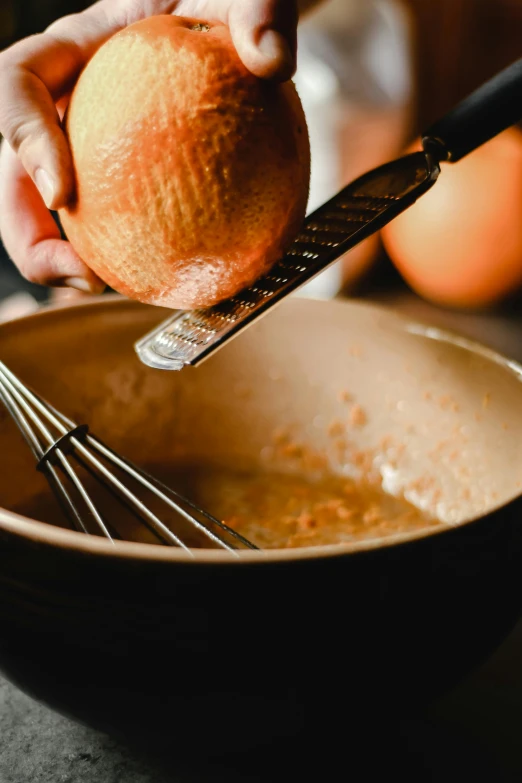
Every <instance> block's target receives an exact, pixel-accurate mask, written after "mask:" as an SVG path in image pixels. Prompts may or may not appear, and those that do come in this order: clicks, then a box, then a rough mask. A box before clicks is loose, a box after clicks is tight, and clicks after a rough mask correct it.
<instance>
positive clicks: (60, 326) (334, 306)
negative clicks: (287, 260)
mask: <svg viewBox="0 0 522 783" xmlns="http://www.w3.org/2000/svg"><path fill="white" fill-rule="evenodd" d="M164 315H165V312H164V311H162V310H160V309H159V308H153V307H146V306H142V305H139V304H136V303H133V302H129V301H127V300H123V299H119V298H111V299H107V300H101V301H100V302H96V303H91V304H86V305H81V306H73V307H66V308H60V309H56V310H48V311H43V312H40V313H38V314H36V315H34V316H31V317H29V318H26V319H22V320H20V321H17V322H12V323H10V324H6V325H4V326H2V327H1V329H0V358H1V359H2V361H4V362H5V363H6V364H7V366H8V367H10V368H11V369H12V370H13V371H14V372H15V373H16V374H18V375H19V377H20V378H21V379H22V380H23V381H24V382H25V383H27V384H28V385H30V386H32V387H33V388H34V389H35V390H36V391H38V392H39V393H40V394H41V395H42V396H43V397H45V398H46V399H47V400H48V401H49V402H50V403H51V404H52V405H54V406H55V407H56V408H58V409H59V410H61V411H62V412H63V413H65V414H66V415H67V416H69V417H70V418H72V419H74V420H75V421H76V422H77V423H83V422H86V423H88V424H89V425H90V427H91V429H92V431H93V432H94V433H96V434H97V435H98V436H99V437H100V438H101V439H102V440H104V441H105V442H107V443H108V444H109V445H111V446H112V447H113V448H115V449H116V450H118V451H120V452H121V453H122V454H123V455H125V456H127V457H128V458H130V459H131V460H133V461H135V462H137V463H138V464H139V465H142V466H146V467H149V468H151V467H152V468H153V469H154V467H155V466H156V467H157V466H159V467H163V468H165V466H170V465H173V464H175V463H181V462H185V463H189V464H195V463H201V462H203V463H205V464H208V463H215V464H218V465H220V466H225V467H230V468H236V467H237V466H238V465H241V466H243V467H245V466H247V467H249V468H253V469H259V467H260V466H262V467H263V468H267V467H268V468H270V469H271V470H277V471H279V470H280V471H285V472H288V471H300V470H302V469H303V466H304V467H306V468H308V469H314V466H315V467H317V466H318V465H321V464H324V462H325V461H326V462H328V463H329V464H330V465H331V467H332V469H333V470H334V471H336V472H341V473H343V474H345V475H348V476H355V477H359V476H363V477H365V476H369V475H370V476H373V477H375V478H377V479H378V480H381V481H382V483H383V486H384V488H385V489H386V490H388V491H390V492H392V493H398V494H403V495H404V496H405V497H406V498H407V499H409V500H410V501H411V502H412V503H413V504H415V505H417V506H419V507H421V508H423V509H426V510H427V511H428V512H429V513H431V514H434V515H436V516H437V517H439V518H440V519H441V520H443V521H444V522H447V523H449V524H456V523H461V522H464V521H466V520H470V519H473V518H476V517H477V516H481V515H483V514H485V513H487V512H488V511H490V510H492V509H494V508H495V507H498V506H500V505H502V504H504V503H506V502H507V501H509V500H511V499H512V498H514V497H515V496H517V495H518V494H519V493H520V491H521V486H522V484H521V481H522V438H520V433H521V431H522V385H521V383H520V380H521V377H522V376H521V370H520V368H519V367H518V365H515V364H513V363H509V362H507V361H505V360H504V359H502V358H501V357H499V356H497V355H496V354H493V353H492V352H490V351H488V350H487V349H485V348H482V347H480V346H475V345H473V344H470V343H468V342H466V341H464V340H460V339H458V338H454V337H452V336H450V335H446V334H443V333H441V332H439V331H436V330H433V329H429V328H425V327H422V326H418V325H414V324H412V323H411V322H409V321H408V320H406V319H404V318H402V317H400V316H398V315H396V314H394V313H392V312H389V311H387V310H385V309H382V308H380V307H374V306H369V305H367V304H361V303H355V302H342V301H339V302H320V301H312V300H303V299H293V300H290V301H288V302H286V303H285V304H283V305H282V306H281V307H280V308H278V310H277V311H275V312H274V313H273V314H271V315H270V316H269V317H267V318H266V319H264V320H262V321H261V322H260V323H258V324H257V325H255V326H254V327H252V328H251V329H250V330H248V331H247V332H246V333H245V334H244V335H242V336H240V337H238V338H237V339H236V340H234V341H233V342H232V343H231V344H230V345H229V346H228V347H226V348H225V349H223V350H222V351H220V352H219V353H218V354H217V355H216V356H214V357H213V358H211V359H209V360H208V361H207V362H205V363H204V364H203V365H202V366H201V367H199V368H197V369H193V368H186V369H185V370H183V371H182V372H181V373H168V372H161V371H155V370H152V369H149V368H146V367H144V366H142V365H141V364H140V362H139V360H138V359H137V357H136V356H135V354H134V351H133V342H134V341H135V340H136V339H137V338H139V337H140V336H142V335H143V334H144V333H145V332H147V331H148V330H150V329H151V328H152V327H153V326H155V325H156V324H157V323H158V322H159V321H160V320H161V318H162V317H164ZM0 443H1V449H0V506H2V507H3V508H4V509H8V510H11V511H15V512H19V513H23V514H29V513H30V512H28V509H31V508H42V509H43V510H42V512H41V513H38V514H35V516H38V518H40V519H42V520H43V521H46V522H50V523H53V524H61V518H60V516H59V515H57V514H56V513H55V506H54V502H53V504H52V505H51V504H46V503H43V504H42V503H41V498H42V497H44V496H46V495H47V496H48V495H49V492H48V488H47V484H46V482H45V479H44V478H43V477H42V476H41V475H40V474H38V473H36V471H35V466H34V461H33V457H32V455H31V453H30V451H29V449H28V447H27V445H26V444H25V442H24V441H23V440H22V438H21V436H20V434H19V433H18V431H17V429H16V428H15V427H14V425H13V423H12V421H11V420H10V417H9V415H8V414H7V412H6V411H5V410H4V408H3V407H0ZM281 443H284V444H286V447H285V448H284V449H282V448H281V447H280V445H281ZM288 444H292V448H288V447H287V446H288ZM49 509H52V511H50V510H49ZM209 510H210V511H212V509H209ZM0 524H1V522H0Z"/></svg>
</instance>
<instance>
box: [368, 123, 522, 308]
mask: <svg viewBox="0 0 522 783" xmlns="http://www.w3.org/2000/svg"><path fill="white" fill-rule="evenodd" d="M416 148H418V146H417V147H416ZM521 212H522V133H520V131H519V130H518V129H516V128H512V129H509V130H507V131H504V132H503V133H501V134H500V135H498V136H496V137H495V138H494V139H492V140H491V141H489V142H487V144H484V145H483V146H482V147H480V148H479V149H477V150H475V151H474V152H472V153H470V154H469V155H467V156H466V157H465V158H463V159H462V160H460V161H458V162H457V163H443V164H442V166H441V173H440V177H439V179H438V180H437V182H436V183H435V185H434V186H433V188H432V189H431V190H430V191H429V192H428V193H426V195H424V196H422V197H421V198H420V199H419V200H418V201H417V203H416V204H414V205H413V206H412V207H410V209H407V210H406V211H405V212H403V213H402V215H399V217H397V218H396V219H395V220H393V221H392V222H391V223H389V224H388V225H387V226H386V227H385V228H384V229H383V231H382V239H383V243H384V247H385V249H386V251H387V253H388V255H389V257H390V258H391V260H392V261H393V262H394V264H395V266H396V267H397V268H398V270H399V271H400V272H401V274H402V276H403V277H404V279H405V280H406V282H407V283H408V284H409V285H410V286H411V288H413V289H414V290H415V291H417V293H419V294H420V295H421V296H423V297H424V298H425V299H429V300H431V301H433V302H435V303H437V304H440V305H443V306H446V307H459V308H471V309H476V308H483V307H489V306H491V305H494V304H496V303H497V302H499V301H501V300H502V299H504V298H505V297H506V296H508V295H510V294H511V293H512V292H514V291H515V290H516V289H517V288H518V287H519V286H520V285H521V284H522V220H521V219H520V215H521Z"/></svg>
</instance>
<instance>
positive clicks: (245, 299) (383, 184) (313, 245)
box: [135, 152, 439, 370]
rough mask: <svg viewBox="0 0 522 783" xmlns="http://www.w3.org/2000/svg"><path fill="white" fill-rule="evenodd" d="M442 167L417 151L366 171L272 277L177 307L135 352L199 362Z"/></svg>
mask: <svg viewBox="0 0 522 783" xmlns="http://www.w3.org/2000/svg"><path fill="white" fill-rule="evenodd" d="M438 173H439V168H438V166H437V165H436V164H434V163H433V162H432V160H431V157H430V156H429V155H426V154H425V153H424V152H417V153H414V154H413V155H407V156H406V157H404V158H400V159H399V160H396V161H393V162H392V163H387V164H386V165H385V166H381V167H380V168H377V169H374V170H373V171H371V172H369V173H368V174H365V175H364V176H363V177H360V178H359V179H357V180H356V181H355V182H353V183H352V184H351V185H348V187H346V188H344V189H343V190H342V191H341V192H340V193H338V194H337V195H336V196H334V198H332V199H331V200H330V201H328V202H327V203H326V204H324V205H323V206H322V207H320V208H319V209H317V210H316V211H315V212H313V213H312V214H311V215H310V216H309V217H307V218H306V220H305V222H304V225H303V227H302V229H301V231H300V232H299V234H298V235H297V237H296V239H295V241H294V243H293V244H292V246H291V247H290V249H289V251H288V253H287V254H286V255H285V256H284V257H283V258H282V259H281V260H280V261H278V262H277V263H276V264H275V266H274V267H272V269H271V270H270V272H269V273H268V274H267V275H265V276H264V277H262V278H260V279H259V280H258V281H257V282H256V283H255V284H254V285H252V286H250V287H249V288H246V289H244V290H243V291H241V293H239V294H237V296H234V297H232V298H231V299H227V300H226V301H225V302H222V303H221V304H218V305H216V306H214V307H209V308H206V309H202V310H194V311H186V312H180V313H177V314H176V315H174V316H173V317H172V318H170V319H169V320H168V321H166V322H164V323H162V324H161V325H160V326H159V327H158V328H157V329H155V330H154V331H153V332H151V333H150V334H148V335H146V336H145V337H144V338H143V339H141V340H140V341H139V342H138V343H136V345H135V350H136V353H137V354H138V356H139V357H140V359H141V361H142V362H143V363H144V364H147V365H148V366H150V367H155V368H156V369H161V370H181V369H182V368H183V367H184V366H185V365H187V364H191V365H197V364H200V362H202V361H203V360H204V359H206V358H208V356H210V354H212V353H214V352H215V351H216V350H217V349H218V348H221V347H222V346H223V344H224V343H225V342H227V341H228V340H229V339H231V338H232V337H234V336H236V335H237V334H238V333H239V332H240V331H242V330H243V329H245V328H246V327H247V326H250V325H251V324H252V323H253V321H255V320H257V319H258V318H260V317H261V316H262V315H264V314H265V313H266V312H267V311H268V310H269V309H270V308H272V307H273V306H274V305H276V304H277V303H278V302H280V301H281V300H282V299H283V298H284V297H286V296H288V295H289V294H290V293H292V292H294V291H296V290H297V289H298V288H301V286H303V285H304V284H305V283H307V282H309V281H310V280H311V279H312V278H314V277H315V276H316V275H318V274H319V273H320V272H323V271H324V270H325V269H326V268H327V267H328V266H330V264H333V263H334V262H335V261H337V260H338V259H339V258H341V256H343V255H344V254H345V253H346V252H347V251H348V250H351V248H353V247H354V246H355V245H357V244H359V242H361V241H362V240H363V239H366V238H367V237H369V236H371V234H374V233H375V232H376V231H378V230H379V229H380V228H382V227H383V226H384V225H385V224H386V223H389V221H390V220H392V219H393V218H394V217H396V216H397V215H398V214H399V213H400V212H403V211H404V210H405V209H406V208H407V207H409V206H410V205H411V204H413V202H414V201H416V200H417V198H418V197H419V196H421V195H422V194H423V193H425V192H426V191H427V190H428V189H429V188H430V187H431V186H432V185H433V183H434V182H435V180H436V178H437V176H438Z"/></svg>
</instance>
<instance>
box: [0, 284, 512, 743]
mask: <svg viewBox="0 0 522 783" xmlns="http://www.w3.org/2000/svg"><path fill="white" fill-rule="evenodd" d="M163 316H164V313H163V312H162V311H160V310H158V309H156V308H150V307H144V306H140V305H138V304H134V303H131V302H128V301H125V300H121V299H119V298H114V299H111V300H109V301H108V300H101V301H99V302H96V303H89V304H85V305H81V306H72V307H66V308H61V309H55V310H48V311H42V312H41V313H38V314H36V315H34V316H31V317H29V318H26V319H23V320H20V321H17V322H12V323H10V324H7V325H4V326H2V327H1V328H0V358H1V359H2V360H3V361H5V362H6V363H7V365H8V366H10V367H11V368H12V369H13V370H14V371H15V372H16V373H17V374H18V375H19V376H20V377H21V378H22V379H23V380H24V381H25V382H27V383H28V384H30V385H31V386H33V387H34V388H35V389H37V390H38V391H39V392H40V393H41V394H42V395H43V396H44V397H46V398H47V399H48V400H49V401H50V402H51V403H53V404H54V405H55V406H56V407H58V408H59V409H61V410H62V411H63V412H64V413H66V414H67V415H69V416H71V417H72V418H74V419H75V420H76V421H78V422H82V421H84V420H86V421H88V422H89V423H90V424H91V426H92V429H93V431H94V432H96V433H97V434H98V435H99V436H100V437H101V438H102V439H104V440H105V441H107V442H108V443H109V444H110V445H112V446H114V447H115V448H116V449H118V450H120V451H121V452H122V453H123V454H125V455H126V456H128V457H129V458H131V459H133V460H135V461H136V462H138V463H140V464H143V465H147V466H150V465H154V464H163V465H165V464H169V462H174V461H179V459H180V458H183V459H190V460H191V461H192V462H194V461H198V460H202V459H204V460H214V461H218V462H220V463H221V464H230V465H237V464H238V462H241V464H245V463H252V464H259V461H260V460H262V459H263V458H264V457H265V456H266V453H267V450H268V451H270V448H271V444H272V440H271V434H272V433H273V432H274V430H275V429H277V428H278V427H280V426H291V427H292V428H293V431H294V432H295V433H297V436H298V437H299V438H300V439H301V440H302V441H305V442H306V443H307V444H310V445H311V446H313V447H314V448H317V449H323V450H324V449H328V443H329V441H328V434H327V430H328V425H329V423H330V422H331V421H332V420H334V419H336V418H339V417H342V416H346V405H345V403H343V402H342V401H341V400H340V392H348V393H349V394H350V395H351V397H352V399H353V400H354V401H355V403H356V404H359V405H361V406H362V407H363V408H364V410H365V413H366V419H367V423H366V426H363V427H359V428H356V429H354V431H353V433H352V435H351V437H352V441H353V443H352V446H353V448H356V449H357V452H358V453H361V452H363V453H366V454H371V455H372V460H371V461H372V465H373V467H374V468H375V469H377V470H378V471H379V472H380V474H381V475H382V476H383V479H384V483H385V485H386V486H387V487H388V488H391V489H393V490H394V491H397V490H402V491H404V492H406V494H407V496H408V497H410V499H412V500H413V501H414V502H416V503H418V504H420V505H424V506H425V507H426V508H427V509H429V510H431V511H436V513H437V514H438V515H439V516H440V517H441V518H443V519H444V520H445V523H444V524H441V526H440V527H437V528H427V529H426V530H422V531H417V532H416V533H401V534H396V535H395V536H391V537H388V538H386V539H375V538H373V539H372V538H370V539H367V540H365V541H360V542H358V543H352V544H345V545H339V546H332V547H317V548H306V549H301V550H294V551H282V550H281V551H271V552H264V553H257V552H250V553H249V552H245V553H242V554H241V556H240V557H239V558H237V559H236V558H234V557H233V556H232V555H230V554H229V553H226V552H216V551H210V550H205V551H201V552H200V553H198V555H197V557H196V558H195V559H190V558H189V557H188V556H187V555H186V553H184V552H183V551H180V550H177V549H170V548H164V547H161V546H156V545H148V544H142V543H141V544H140V543H124V542H122V543H117V544H116V545H115V546H112V545H111V544H110V543H108V542H106V541H103V540H101V539H99V538H96V537H88V536H85V535H82V534H80V533H75V532H72V531H70V530H66V529H63V528H62V527H60V525H61V517H60V515H59V512H58V510H56V513H54V512H50V511H49V509H53V508H54V507H53V506H52V505H50V504H49V503H48V498H47V499H46V494H45V493H46V485H45V483H44V480H43V478H42V477H41V476H40V475H39V474H36V473H35V469H34V464H33V462H32V456H31V455H30V453H29V452H28V450H27V447H26V445H25V443H24V442H23V441H22V440H21V438H20V436H19V434H18V432H17V430H16V429H15V428H14V426H13V424H12V422H11V421H10V419H9V417H8V415H7V414H6V413H5V412H4V411H3V410H2V411H0V439H1V440H0V442H1V444H2V448H1V452H0V506H1V507H2V510H0V668H1V669H2V671H3V672H4V673H5V674H6V675H7V677H9V678H10V679H11V680H12V681H13V682H15V683H16V684H18V685H19V686H20V687H21V688H22V689H23V690H25V691H27V692H28V693H30V694H32V695H33V696H35V697H36V698H38V699H40V700H42V701H43V702H45V703H47V704H49V705H51V706H52V707H53V708H55V709H56V710H58V711H60V712H63V713H64V714H67V715H70V716H72V717H74V718H75V719H78V720H81V721H84V722H86V723H88V724H90V725H92V726H95V727H98V728H101V729H103V730H108V731H110V732H111V733H115V734H118V735H126V736H131V737H140V738H144V737H155V738H156V739H158V740H159V741H162V742H164V743H166V744H167V746H168V747H172V748H173V750H174V751H175V752H176V753H181V752H182V751H184V750H193V749H194V747H197V748H198V749H199V752H201V750H204V751H211V750H213V749H215V748H219V749H220V750H221V751H226V750H234V749H237V748H239V747H241V748H243V747H247V746H251V745H255V744H260V743H263V742H269V741H271V740H274V739H275V738H284V737H288V736H291V735H296V734H297V733H298V732H299V731H301V730H302V729H310V728H312V730H318V729H319V727H322V728H326V729H327V730H330V729H333V727H334V726H337V727H339V726H340V727H341V729H342V728H343V727H344V726H346V723H347V722H348V721H350V720H353V719H357V718H358V716H359V715H362V714H368V713H373V714H380V715H382V714H386V713H387V711H390V710H393V711H397V710H399V711H406V710H409V709H413V708H414V707H415V706H416V705H419V704H424V703H426V702H427V701H429V699H431V698H432V697H433V696H434V695H435V694H437V693H440V692H441V690H443V689H444V688H447V687H448V686H450V685H452V684H453V683H455V682H456V681H457V680H458V679H459V678H460V677H461V676H462V675H463V674H464V673H466V672H469V671H470V670H471V669H472V668H473V667H474V666H476V665H477V664H478V663H479V662H480V661H481V660H483V659H484V657H485V656H487V655H488V654H489V653H491V651H492V650H493V649H494V648H495V647H496V646H497V645H498V644H499V643H500V641H501V640H502V638H503V637H504V636H505V635H506V634H507V632H508V631H509V630H510V628H511V627H512V626H513V624H514V622H515V621H516V619H517V617H518V613H519V609H520V604H521V592H520V574H521V565H522V563H521V560H522V547H521V545H522V524H521V519H520V514H521V503H520V491H521V480H522V438H521V433H522V385H521V383H520V379H521V373H522V369H521V368H520V367H519V366H518V365H515V364H513V363H511V362H508V361H506V360H504V359H503V358H501V357H500V356H498V355H496V354H494V353H492V352H490V351H488V350H487V349H485V348H482V347H480V346H477V345H474V344H470V343H468V342H466V341H464V340H461V339H458V338H454V337H452V336H449V335H446V334H443V333H441V332H440V331H437V330H430V329H428V328H426V327H422V326H417V325H414V324H412V323H410V322H409V321H407V320H405V319H403V318H401V317H399V316H397V315H395V314H393V313H391V312H388V311H386V310H383V309H381V308H375V307H370V306H367V305H362V304H357V303H350V302H345V303H343V302H328V303H326V302H314V301H306V300H298V299H294V300H292V301H289V302H288V303H286V304H285V305H283V306H282V307H281V308H280V309H278V311H277V312H276V313H274V314H273V315H271V316H270V317H268V318H266V319H264V320H263V321H262V322H261V323H259V324H258V325H256V326H254V327H253V328H252V329H251V330H249V331H248V332H247V333H246V334H245V335H244V336H242V337H239V338H238V339H237V340H235V341H234V342H233V343H232V344H231V345H230V346H229V347H227V348H226V349H224V350H223V351H222V352H220V353H219V354H218V355H217V356H216V357H214V358H212V359H210V360H209V361H208V362H206V363H205V364H204V365H203V366H202V367H201V368H199V369H197V370H193V369H186V370H184V371H183V372H181V373H165V372H158V371H153V370H150V369H147V368H145V367H143V366H141V364H140V363H139V361H138V360H137V358H136V357H135V355H134V352H133V348H132V345H133V342H134V341H135V340H136V339H137V338H138V337H139V336H141V335H143V334H144V333H145V332H147V331H148V330H150V329H151V328H152V327H153V326H154V325H155V324H156V323H157V322H159V320H160V319H161V318H162V317H163ZM343 405H344V406H345V407H344V408H343ZM353 453H355V452H353ZM345 467H346V466H345ZM29 509H32V511H31V512H30V511H29ZM209 510H210V511H211V510H212V509H209ZM40 511H41V513H40ZM31 514H33V515H34V516H39V517H44V518H45V521H44V522H39V521H34V520H32V519H30V518H29V516H30V515H31Z"/></svg>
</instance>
